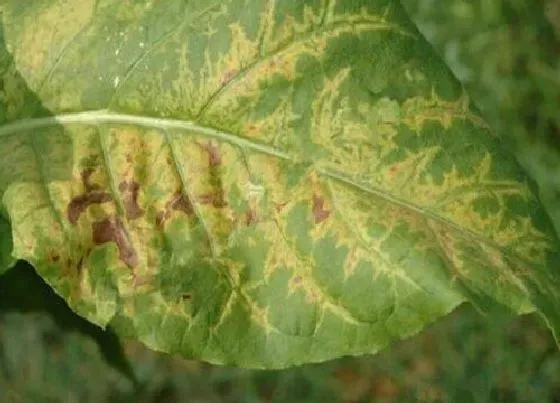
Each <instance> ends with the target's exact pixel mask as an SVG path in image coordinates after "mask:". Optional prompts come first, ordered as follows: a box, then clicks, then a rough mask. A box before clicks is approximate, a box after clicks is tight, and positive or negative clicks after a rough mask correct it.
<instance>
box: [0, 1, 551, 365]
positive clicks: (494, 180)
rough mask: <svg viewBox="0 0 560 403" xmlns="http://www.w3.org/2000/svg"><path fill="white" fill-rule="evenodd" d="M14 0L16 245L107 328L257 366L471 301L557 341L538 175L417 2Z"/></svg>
mask: <svg viewBox="0 0 560 403" xmlns="http://www.w3.org/2000/svg"><path fill="white" fill-rule="evenodd" d="M2 4H3V5H1V6H0V10H1V11H2V12H3V23H4V27H3V31H4V33H3V35H4V37H5V45H3V46H2V53H1V54H0V57H1V59H0V60H1V61H2V63H1V64H0V66H1V70H0V77H1V80H2V86H1V87H0V88H1V94H2V97H1V100H2V101H1V102H2V104H1V108H2V109H1V111H2V113H3V115H0V121H1V122H2V126H0V142H1V144H2V148H1V149H0V200H1V203H2V204H1V206H2V211H5V212H6V213H5V216H6V217H7V218H8V220H9V222H10V224H11V227H12V238H13V251H12V253H11V255H12V256H13V257H15V258H18V259H24V260H27V261H29V262H31V263H32V264H33V265H34V266H35V268H36V269H37V271H38V272H39V273H40V274H41V276H43V278H45V280H46V281H47V282H48V283H49V284H51V285H52V286H53V287H54V289H55V290H56V291H57V292H58V293H59V294H60V295H62V296H63V297H64V298H65V299H66V301H67V302H68V304H69V305H70V306H71V307H72V308H73V309H74V310H76V312H78V313H79V314H81V315H83V316H84V317H86V318H87V319H89V320H90V321H92V322H94V323H96V324H99V325H101V326H105V325H107V324H109V323H110V324H111V325H113V326H114V327H115V328H116V329H117V330H118V332H119V333H120V334H121V335H125V336H128V337H133V338H136V339H138V340H141V341H142V342H144V343H145V344H147V345H148V346H149V347H151V348H153V349H156V350H162V351H167V352H170V353H180V354H182V355H183V356H186V357H193V358H197V359H202V360H205V361H209V362H213V363H221V364H231V365H239V366H245V367H256V368H281V367H286V366H289V365H295V364H301V363H305V362H317V361H322V360H326V359H330V358H334V357H338V356H341V355H349V354H351V355H356V354H364V353H373V352H376V351H378V350H379V349H380V348H382V347H384V346H386V345H387V344H388V343H389V342H390V341H391V340H394V339H398V338H402V337H406V336H408V335H411V334H414V333H416V332H418V331H419V330H421V329H422V328H423V327H424V326H426V325H427V324H428V323H430V322H432V321H434V320H435V319H436V318H438V317H440V316H442V315H445V314H447V313H449V312H450V311H451V310H453V309H454V308H455V307H456V306H457V305H459V304H461V303H462V302H465V301H470V302H473V303H475V304H477V305H478V306H480V307H481V308H484V306H485V305H487V304H489V303H496V304H499V305H504V306H507V307H509V308H510V309H512V310H513V311H515V312H519V313H525V312H531V311H537V312H539V313H540V314H542V315H543V316H544V317H545V319H546V320H547V323H548V324H549V326H550V327H551V329H552V330H553V332H554V333H555V335H556V337H557V338H558V335H559V334H560V333H559V329H560V317H559V314H560V309H559V308H560V293H559V292H558V290H560V276H559V273H558V268H557V267H555V266H554V265H555V264H557V263H556V262H559V261H560V253H559V246H558V245H559V243H558V239H557V237H556V235H555V233H554V230H553V229H552V226H551V224H550V222H549V219H548V216H547V214H546V213H545V211H544V210H543V208H542V206H541V204H540V202H539V200H538V198H537V197H536V194H537V191H536V189H535V186H534V184H533V182H532V181H531V180H530V179H529V178H528V177H527V176H526V174H525V173H524V172H523V171H522V169H521V168H520V167H519V165H518V164H517V162H516V161H515V158H514V157H513V156H512V155H511V154H510V153H509V152H508V151H507V150H506V149H505V148H503V146H502V145H501V143H500V140H499V138H498V137H497V136H496V135H494V134H493V133H492V132H491V131H490V130H489V128H488V127H487V126H486V125H485V123H484V122H483V120H482V119H481V118H480V116H479V115H478V113H477V111H476V110H475V109H474V108H473V107H472V105H470V102H469V98H468V96H467V94H466V93H465V92H464V90H463V88H462V87H461V85H460V84H459V83H458V82H457V81H456V80H455V79H454V78H453V76H452V75H451V73H450V72H449V70H448V69H447V68H446V66H445V65H444V64H443V63H442V62H441V61H440V59H439V58H438V57H437V56H436V55H435V53H434V52H433V50H432V49H431V47H430V46H429V45H428V44H427V43H426V41H425V40H424V39H423V38H422V37H421V35H420V34H419V33H418V31H417V30H416V28H415V27H414V26H413V25H412V23H411V22H410V21H409V19H408V17H407V16H406V14H405V12H404V11H403V9H402V8H401V6H400V4H399V3H398V2H396V1H390V0H362V1H358V0H352V1H350V0H315V1H312V0H307V1H301V0H282V1H280V0H276V1H275V0H268V1H265V0H243V1H242V0H229V1H222V0H220V1H207V0H206V1H185V0H169V1H166V2H148V1H122V0H99V1H94V0H89V1H88V0H80V1H79V2H78V1H77V0H76V1H71V0H43V1H30V0H25V1H23V2H22V1H21V0H18V1H16V0H13V1H8V2H6V1H4V2H3V3H2Z"/></svg>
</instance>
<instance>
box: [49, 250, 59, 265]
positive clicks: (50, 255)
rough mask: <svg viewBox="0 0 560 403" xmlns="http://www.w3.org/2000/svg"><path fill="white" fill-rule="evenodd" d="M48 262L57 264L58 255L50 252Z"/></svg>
mask: <svg viewBox="0 0 560 403" xmlns="http://www.w3.org/2000/svg"><path fill="white" fill-rule="evenodd" d="M49 260H50V261H51V262H53V263H57V262H58V261H59V260H60V255H59V254H58V253H56V252H50V253H49Z"/></svg>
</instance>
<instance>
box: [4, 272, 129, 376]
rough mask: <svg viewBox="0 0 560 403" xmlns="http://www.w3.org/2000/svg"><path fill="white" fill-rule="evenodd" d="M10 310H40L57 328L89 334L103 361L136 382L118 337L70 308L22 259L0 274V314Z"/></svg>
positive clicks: (13, 311) (7, 312)
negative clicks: (12, 267) (11, 268)
mask: <svg viewBox="0 0 560 403" xmlns="http://www.w3.org/2000/svg"><path fill="white" fill-rule="evenodd" d="M10 313H25V314H38V313H44V314H47V315H48V317H50V319H51V320H52V321H53V322H54V323H55V324H56V325H57V326H58V327H60V328H61V329H63V330H65V331H68V332H79V333H81V334H82V335H84V336H88V337H90V338H91V339H93V341H94V342H95V343H97V345H98V347H99V350H100V352H101V354H102V356H103V358H105V360H106V361H107V363H108V364H109V365H111V366H112V367H113V368H115V369H116V370H118V371H119V372H120V373H121V374H123V375H124V376H126V377H127V378H128V379H129V380H130V381H132V382H133V383H134V384H135V385H136V384H137V381H136V377H135V374H134V371H133V370H132V367H131V366H130V363H129V362H128V359H127V358H126V356H125V353H124V350H123V346H122V344H121V341H120V339H119V337H118V336H117V335H116V334H115V333H114V332H113V331H112V330H111V329H105V330H104V329H101V328H100V327H98V326H96V325H94V324H93V323H91V322H89V321H87V320H86V319H84V318H83V317H81V316H79V315H77V314H76V313H75V312H73V311H72V310H71V309H70V308H69V307H68V305H66V303H65V302H64V300H63V299H62V298H61V297H60V296H58V295H56V294H55V293H54V291H53V290H52V289H51V288H50V287H49V286H48V285H47V284H45V282H44V281H43V280H42V279H41V277H39V276H38V275H37V274H36V273H35V270H33V267H31V266H30V265H29V264H26V263H23V262H20V263H18V264H17V265H16V267H14V269H13V270H10V271H9V272H7V273H6V274H4V275H2V276H0V316H2V315H7V314H10Z"/></svg>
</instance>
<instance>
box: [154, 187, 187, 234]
mask: <svg viewBox="0 0 560 403" xmlns="http://www.w3.org/2000/svg"><path fill="white" fill-rule="evenodd" d="M171 211H181V212H183V213H185V214H186V215H187V216H191V215H193V214H194V207H193V205H192V203H191V201H190V200H189V198H188V197H187V196H185V195H183V194H182V193H180V192H177V193H175V195H174V196H173V199H171V200H170V201H168V202H167V203H166V204H165V208H164V209H163V210H162V211H159V212H158V213H157V214H156V226H157V227H158V228H160V229H161V228H163V226H164V224H165V221H167V220H168V219H169V217H170V216H171Z"/></svg>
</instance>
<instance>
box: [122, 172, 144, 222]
mask: <svg viewBox="0 0 560 403" xmlns="http://www.w3.org/2000/svg"><path fill="white" fill-rule="evenodd" d="M119 190H120V191H121V193H122V195H123V204H124V209H125V211H126V218H128V219H129V220H134V219H137V218H140V217H142V216H143V215H144V210H142V209H141V208H140V206H139V205H138V192H139V190H140V184H139V183H137V182H126V181H124V182H121V183H120V184H119Z"/></svg>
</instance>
